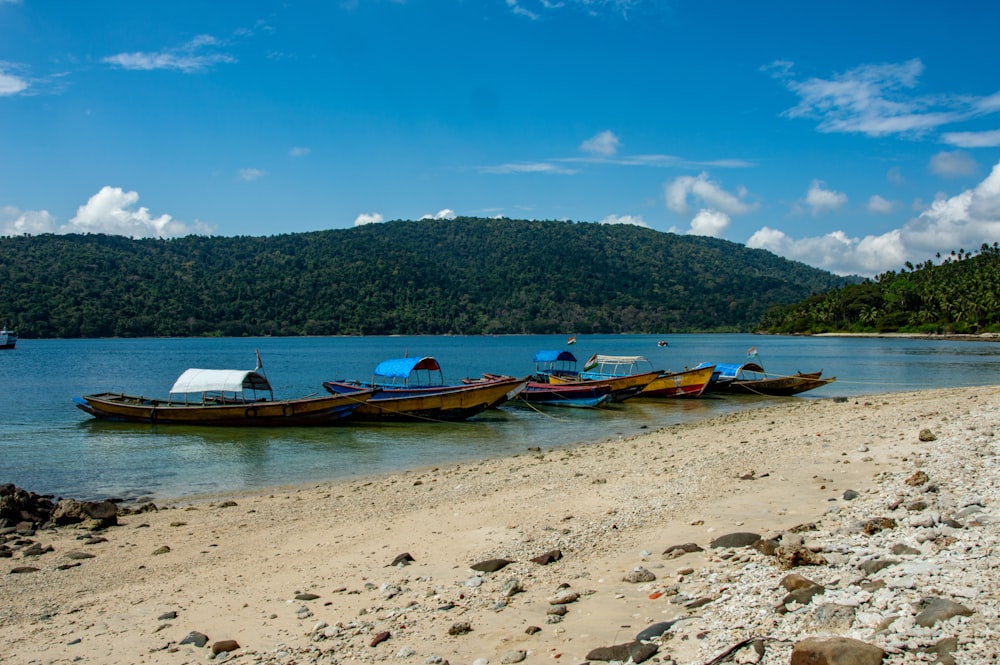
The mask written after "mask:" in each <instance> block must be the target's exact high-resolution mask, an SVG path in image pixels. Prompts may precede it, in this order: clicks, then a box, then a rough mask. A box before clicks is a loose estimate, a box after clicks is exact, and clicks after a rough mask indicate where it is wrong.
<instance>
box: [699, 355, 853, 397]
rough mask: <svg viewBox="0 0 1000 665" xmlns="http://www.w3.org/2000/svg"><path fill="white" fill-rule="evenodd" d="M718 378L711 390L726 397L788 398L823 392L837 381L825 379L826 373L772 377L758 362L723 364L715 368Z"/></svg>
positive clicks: (802, 373) (832, 378)
mask: <svg viewBox="0 0 1000 665" xmlns="http://www.w3.org/2000/svg"><path fill="white" fill-rule="evenodd" d="M715 372H716V373H717V377H716V379H715V383H714V384H713V385H712V386H711V389H712V390H714V391H717V392H723V393H742V394H749V395H771V396H779V397H785V396H790V395H797V394H799V393H804V392H806V391H807V390H814V389H816V388H821V387H823V386H825V385H827V384H830V383H833V382H834V381H836V380H837V378H836V377H833V376H830V377H825V378H824V377H823V376H822V375H823V371H822V370H820V371H818V372H796V373H795V374H789V375H769V374H767V373H766V372H765V371H764V368H763V366H761V365H760V364H758V363H755V362H748V363H743V364H742V365H740V364H720V365H716V366H715Z"/></svg>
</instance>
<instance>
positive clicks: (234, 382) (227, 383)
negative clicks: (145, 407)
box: [168, 368, 274, 404]
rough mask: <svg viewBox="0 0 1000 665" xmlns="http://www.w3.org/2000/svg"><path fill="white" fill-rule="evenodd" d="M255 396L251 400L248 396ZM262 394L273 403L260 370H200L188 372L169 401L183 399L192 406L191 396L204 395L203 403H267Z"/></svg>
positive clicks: (269, 384)
mask: <svg viewBox="0 0 1000 665" xmlns="http://www.w3.org/2000/svg"><path fill="white" fill-rule="evenodd" d="M247 391H250V392H251V393H252V397H249V396H248V395H247ZM259 393H267V399H271V400H272V401H273V400H274V390H273V389H272V388H271V383H270V382H269V381H268V380H267V377H266V376H264V375H263V374H262V373H260V372H258V371H257V370H246V369H198V368H192V369H188V370H185V371H184V373H183V374H181V375H180V376H179V377H177V380H176V381H174V385H173V387H171V388H170V393H169V395H168V397H169V399H171V400H173V399H174V395H182V396H183V400H182V401H183V402H184V403H186V404H187V403H190V402H191V399H190V396H191V395H195V394H199V395H201V402H202V403H205V402H208V401H219V400H221V401H235V402H257V401H261V399H264V398H262V397H260V396H259Z"/></svg>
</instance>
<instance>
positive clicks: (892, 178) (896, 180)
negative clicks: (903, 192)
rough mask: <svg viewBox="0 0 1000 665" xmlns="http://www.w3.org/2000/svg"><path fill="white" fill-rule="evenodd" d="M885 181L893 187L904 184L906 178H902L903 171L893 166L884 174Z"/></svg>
mask: <svg viewBox="0 0 1000 665" xmlns="http://www.w3.org/2000/svg"><path fill="white" fill-rule="evenodd" d="M885 179H886V180H888V181H889V182H891V183H892V184H894V185H902V184H903V183H905V182H906V178H904V177H903V171H902V170H901V169H900V168H899V167H898V166H893V167H892V168H891V169H889V170H888V171H887V172H886V174H885Z"/></svg>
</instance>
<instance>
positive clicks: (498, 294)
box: [0, 218, 845, 337]
mask: <svg viewBox="0 0 1000 665" xmlns="http://www.w3.org/2000/svg"><path fill="white" fill-rule="evenodd" d="M844 283H845V280H844V279H843V278H839V277H836V276H834V275H832V274H830V273H827V272H824V271H822V270H818V269H815V268H811V267H809V266H806V265H804V264H801V263H796V262H792V261H788V260H786V259H783V258H780V257H778V256H775V255H774V254H771V253H769V252H766V251H763V250H753V249H747V248H746V247H744V246H742V245H738V244H735V243H732V242H727V241H725V240H718V239H714V238H706V237H698V236H681V235H675V234H670V233H661V232H657V231H653V230H651V229H646V228H641V227H637V226H630V225H601V224H593V223H573V222H554V221H516V220H510V219H477V218H457V219H452V220H422V221H419V222H408V221H394V222H386V223H382V224H370V225H366V226H360V227H355V228H351V229H342V230H330V231H320V232H313V233H295V234H287V235H277V236H269V237H247V236H240V237H204V236H188V237H184V238H177V239H172V240H162V239H139V240H134V239H129V238H124V237H120V236H105V235H42V236H19V237H5V238H0V284H2V290H0V319H3V320H6V321H7V322H8V323H11V324H14V325H16V327H17V328H18V330H19V332H20V334H21V335H22V336H23V337H113V336H119V337H133V336H191V335H223V336H242V335H334V334H345V335H375V334H493V333H568V332H573V333H619V332H623V333H624V332H628V333H642V332H662V333H665V332H685V331H746V330H750V329H753V328H755V326H756V324H757V322H758V321H759V320H760V318H761V316H762V315H763V314H764V312H765V311H766V310H767V309H768V308H769V307H770V306H772V305H775V304H787V303H792V302H799V301H801V300H802V299H803V298H806V297H809V296H810V295H813V294H817V293H821V292H825V291H827V290H829V289H831V288H834V287H838V286H841V285H843V284H844Z"/></svg>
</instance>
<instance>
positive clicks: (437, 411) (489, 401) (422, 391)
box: [323, 378, 527, 421]
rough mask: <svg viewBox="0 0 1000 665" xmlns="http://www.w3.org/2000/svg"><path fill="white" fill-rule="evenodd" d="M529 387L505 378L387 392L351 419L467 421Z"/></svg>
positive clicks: (337, 390) (332, 385) (339, 389)
mask: <svg viewBox="0 0 1000 665" xmlns="http://www.w3.org/2000/svg"><path fill="white" fill-rule="evenodd" d="M526 383H527V379H517V378H504V379H498V380H495V381H483V382H477V383H469V384H460V385H458V384H457V385H450V386H435V387H431V388H398V389H397V388H384V389H380V390H378V391H377V392H376V393H375V395H374V396H373V397H372V398H371V399H370V400H368V401H367V402H365V403H364V404H361V405H360V406H358V408H357V409H356V410H355V411H354V415H353V416H352V417H353V418H354V419H356V420H421V421H434V420H446V421H456V420H467V419H469V418H471V417H473V416H475V415H477V414H480V413H482V412H483V411H485V410H487V409H491V408H494V407H496V406H499V405H500V404H503V403H504V402H506V401H507V400H509V399H510V397H511V395H514V394H517V393H518V392H520V390H521V389H523V388H524V385H525V384H526ZM323 387H324V388H326V390H327V392H330V393H332V394H341V393H343V392H346V391H349V390H357V388H358V386H357V384H354V383H351V382H346V381H326V382H324V383H323Z"/></svg>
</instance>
